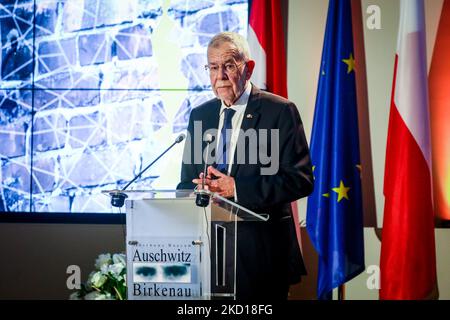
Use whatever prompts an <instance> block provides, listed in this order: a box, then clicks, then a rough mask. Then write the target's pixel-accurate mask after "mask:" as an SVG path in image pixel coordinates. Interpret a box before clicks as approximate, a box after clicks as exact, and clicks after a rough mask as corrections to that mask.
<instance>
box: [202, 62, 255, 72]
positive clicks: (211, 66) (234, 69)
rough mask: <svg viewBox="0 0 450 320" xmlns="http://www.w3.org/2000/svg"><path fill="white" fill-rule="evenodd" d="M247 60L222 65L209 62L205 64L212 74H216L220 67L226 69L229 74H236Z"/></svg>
mask: <svg viewBox="0 0 450 320" xmlns="http://www.w3.org/2000/svg"><path fill="white" fill-rule="evenodd" d="M246 63H247V62H246V61H244V62H242V63H239V64H237V63H235V62H227V63H225V64H221V65H217V64H207V65H205V70H206V71H209V74H210V75H212V76H215V75H217V74H218V73H219V71H220V68H222V70H225V73H226V74H227V75H232V74H235V73H236V72H237V71H238V69H239V68H240V67H241V66H242V65H245V64H246Z"/></svg>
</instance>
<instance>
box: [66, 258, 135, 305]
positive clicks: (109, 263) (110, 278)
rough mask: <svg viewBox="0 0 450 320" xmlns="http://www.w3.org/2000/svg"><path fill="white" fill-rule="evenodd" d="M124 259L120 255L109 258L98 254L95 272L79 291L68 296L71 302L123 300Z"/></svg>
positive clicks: (124, 282)
mask: <svg viewBox="0 0 450 320" xmlns="http://www.w3.org/2000/svg"><path fill="white" fill-rule="evenodd" d="M126 265H127V262H126V258H125V255H124V254H122V253H116V254H113V255H112V256H111V254H110V253H106V254H100V255H99V256H98V258H97V259H96V260H95V270H94V271H92V272H91V273H90V274H89V277H88V280H87V282H86V283H85V284H82V285H81V288H80V290H77V291H76V292H74V293H72V294H71V295H70V299H71V300H124V299H126V292H127V279H126V274H127V272H126Z"/></svg>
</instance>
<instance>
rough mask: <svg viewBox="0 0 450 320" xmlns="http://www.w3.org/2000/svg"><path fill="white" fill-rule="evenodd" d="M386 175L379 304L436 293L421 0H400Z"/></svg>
mask: <svg viewBox="0 0 450 320" xmlns="http://www.w3.org/2000/svg"><path fill="white" fill-rule="evenodd" d="M387 139H388V140H387V151H386V168H385V176H384V195H385V206H384V221H383V232H382V242H381V261H380V269H381V270H380V271H381V288H380V299H426V298H427V297H429V296H430V294H431V293H432V291H433V289H434V288H436V253H435V240H434V216H433V202H432V188H431V142H430V118H429V107H428V85H427V59H426V42H425V17H424V3H423V0H401V2H400V26H399V33H398V43H397V55H396V61H395V72H394V84H393V90H392V98H391V110H390V118H389V130H388V138H387Z"/></svg>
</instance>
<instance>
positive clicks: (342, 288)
mask: <svg viewBox="0 0 450 320" xmlns="http://www.w3.org/2000/svg"><path fill="white" fill-rule="evenodd" d="M338 300H339V301H342V300H345V284H341V285H340V286H339V288H338Z"/></svg>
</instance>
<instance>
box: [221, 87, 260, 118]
mask: <svg viewBox="0 0 450 320" xmlns="http://www.w3.org/2000/svg"><path fill="white" fill-rule="evenodd" d="M251 92H252V84H251V83H250V82H249V83H248V84H247V88H245V90H244V92H243V93H242V94H241V96H240V97H239V99H237V101H236V102H235V103H233V104H232V105H231V106H229V107H227V106H226V105H225V103H224V102H223V101H222V105H221V107H220V113H219V114H222V112H223V110H225V108H231V109H233V110H235V111H241V110H244V109H245V107H246V106H247V103H248V99H249V98H250V93H251Z"/></svg>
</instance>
